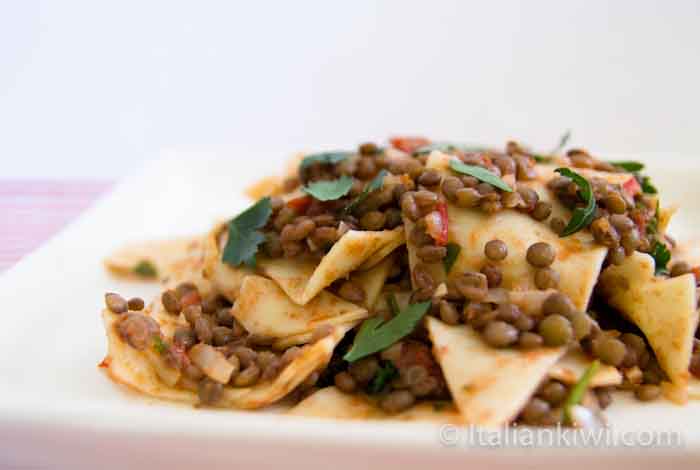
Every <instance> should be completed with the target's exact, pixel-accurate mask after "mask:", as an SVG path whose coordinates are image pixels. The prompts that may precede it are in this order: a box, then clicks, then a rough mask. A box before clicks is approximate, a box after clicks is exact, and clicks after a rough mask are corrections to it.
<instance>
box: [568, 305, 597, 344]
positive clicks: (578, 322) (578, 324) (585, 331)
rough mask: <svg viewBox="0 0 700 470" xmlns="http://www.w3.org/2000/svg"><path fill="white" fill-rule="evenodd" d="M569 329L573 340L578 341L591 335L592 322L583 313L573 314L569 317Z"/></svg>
mask: <svg viewBox="0 0 700 470" xmlns="http://www.w3.org/2000/svg"><path fill="white" fill-rule="evenodd" d="M569 320H570V321H571V327H572V328H573V330H574V338H575V339H576V340H577V341H580V340H582V339H584V338H586V337H587V336H588V335H590V334H591V330H592V329H593V320H592V319H591V317H589V316H588V315H587V314H585V313H583V312H573V313H572V314H570V315H569Z"/></svg>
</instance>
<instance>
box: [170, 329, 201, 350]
mask: <svg viewBox="0 0 700 470" xmlns="http://www.w3.org/2000/svg"><path fill="white" fill-rule="evenodd" d="M173 344H175V346H177V347H179V348H182V349H185V350H187V349H190V348H191V347H192V346H194V345H195V344H197V335H196V334H195V332H194V331H193V330H192V328H189V327H187V326H179V327H177V329H176V330H175V333H174V334H173Z"/></svg>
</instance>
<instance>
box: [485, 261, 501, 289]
mask: <svg viewBox="0 0 700 470" xmlns="http://www.w3.org/2000/svg"><path fill="white" fill-rule="evenodd" d="M481 274H483V275H484V276H486V282H487V283H488V286H489V288H490V289H493V288H495V287H498V286H500V285H501V282H503V274H502V273H501V268H499V267H498V266H496V265H494V264H491V263H487V264H485V265H484V267H483V268H481Z"/></svg>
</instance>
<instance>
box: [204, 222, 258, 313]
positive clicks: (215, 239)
mask: <svg viewBox="0 0 700 470" xmlns="http://www.w3.org/2000/svg"><path fill="white" fill-rule="evenodd" d="M226 230H227V228H226V224H218V225H216V226H215V227H214V228H213V229H212V230H211V231H210V232H209V234H208V235H207V238H206V241H205V246H204V269H203V273H204V277H205V278H207V279H209V280H210V281H211V283H212V285H213V287H214V288H215V289H216V291H217V292H218V293H219V294H221V295H223V296H224V297H226V298H227V299H228V300H230V301H231V302H233V301H235V300H236V298H238V293H239V292H240V290H241V286H242V285H243V280H244V279H245V278H246V276H250V275H251V274H255V271H253V270H252V269H250V268H247V267H245V266H239V267H235V268H234V267H233V266H231V265H229V264H227V263H224V262H222V261H221V252H222V247H223V244H224V243H225V239H226Z"/></svg>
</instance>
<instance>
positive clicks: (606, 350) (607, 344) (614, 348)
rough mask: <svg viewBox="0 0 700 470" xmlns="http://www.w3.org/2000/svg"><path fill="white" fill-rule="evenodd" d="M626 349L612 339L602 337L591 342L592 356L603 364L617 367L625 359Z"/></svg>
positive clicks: (623, 345)
mask: <svg viewBox="0 0 700 470" xmlns="http://www.w3.org/2000/svg"><path fill="white" fill-rule="evenodd" d="M626 353H627V348H626V347H625V343H623V342H622V341H620V340H619V339H616V338H612V337H607V336H606V337H603V338H600V339H595V340H594V341H593V354H595V355H596V356H598V357H599V358H600V360H601V361H602V362H604V363H605V364H610V365H611V366H615V367H617V366H619V365H620V364H622V361H623V360H624V359H625V354H626Z"/></svg>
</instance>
